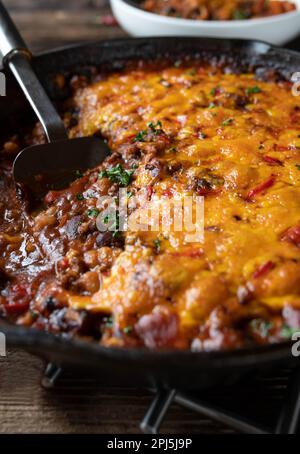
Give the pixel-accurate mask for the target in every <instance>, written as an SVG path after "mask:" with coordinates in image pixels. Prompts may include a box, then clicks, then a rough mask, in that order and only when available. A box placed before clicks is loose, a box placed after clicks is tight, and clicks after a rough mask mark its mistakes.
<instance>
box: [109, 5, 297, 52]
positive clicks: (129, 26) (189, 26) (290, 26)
mask: <svg viewBox="0 0 300 454" xmlns="http://www.w3.org/2000/svg"><path fill="white" fill-rule="evenodd" d="M293 1H294V3H295V4H296V6H297V10H296V11H292V12H290V13H285V14H280V15H278V16H271V17H263V18H258V19H246V20H234V21H204V20H191V19H178V18H175V17H167V16H160V15H158V14H153V13H149V12H147V11H143V10H142V9H140V8H138V7H135V6H134V3H133V2H131V1H130V0H110V2H111V7H112V10H113V13H114V16H115V17H116V19H117V20H118V22H119V24H120V25H121V26H122V27H123V28H124V30H125V31H127V32H128V33H129V34H130V35H133V36H202V37H207V36H210V37H216V38H248V39H256V40H262V41H267V42H269V43H271V44H279V45H281V44H285V43H286V42H288V41H290V40H292V39H293V38H295V37H296V36H297V35H298V33H300V0H293Z"/></svg>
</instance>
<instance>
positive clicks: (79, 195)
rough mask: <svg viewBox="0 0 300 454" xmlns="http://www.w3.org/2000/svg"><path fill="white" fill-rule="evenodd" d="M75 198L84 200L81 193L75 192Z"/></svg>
mask: <svg viewBox="0 0 300 454" xmlns="http://www.w3.org/2000/svg"><path fill="white" fill-rule="evenodd" d="M76 199H77V200H84V197H83V194H77V196H76Z"/></svg>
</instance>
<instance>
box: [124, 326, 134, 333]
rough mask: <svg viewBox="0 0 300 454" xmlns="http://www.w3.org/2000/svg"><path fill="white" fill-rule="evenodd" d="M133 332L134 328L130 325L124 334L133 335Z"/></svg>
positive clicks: (126, 327)
mask: <svg viewBox="0 0 300 454" xmlns="http://www.w3.org/2000/svg"><path fill="white" fill-rule="evenodd" d="M132 331H133V327H132V326H130V325H129V326H125V328H124V329H123V332H124V334H126V335H128V334H130V333H132Z"/></svg>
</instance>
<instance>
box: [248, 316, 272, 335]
mask: <svg viewBox="0 0 300 454" xmlns="http://www.w3.org/2000/svg"><path fill="white" fill-rule="evenodd" d="M250 327H251V329H252V331H253V332H254V333H256V334H258V335H259V336H261V337H263V338H266V337H267V336H268V335H269V331H270V330H271V329H272V327H273V325H272V323H271V322H267V321H265V320H263V319H260V318H256V319H254V320H251V322H250Z"/></svg>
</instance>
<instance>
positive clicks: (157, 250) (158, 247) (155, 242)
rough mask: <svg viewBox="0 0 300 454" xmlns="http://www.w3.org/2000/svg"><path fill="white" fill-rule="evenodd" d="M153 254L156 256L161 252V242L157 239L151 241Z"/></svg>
mask: <svg viewBox="0 0 300 454" xmlns="http://www.w3.org/2000/svg"><path fill="white" fill-rule="evenodd" d="M153 244H154V248H155V252H156V253H157V254H158V253H159V252H160V250H161V240H160V239H159V238H156V240H154V241H153Z"/></svg>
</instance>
